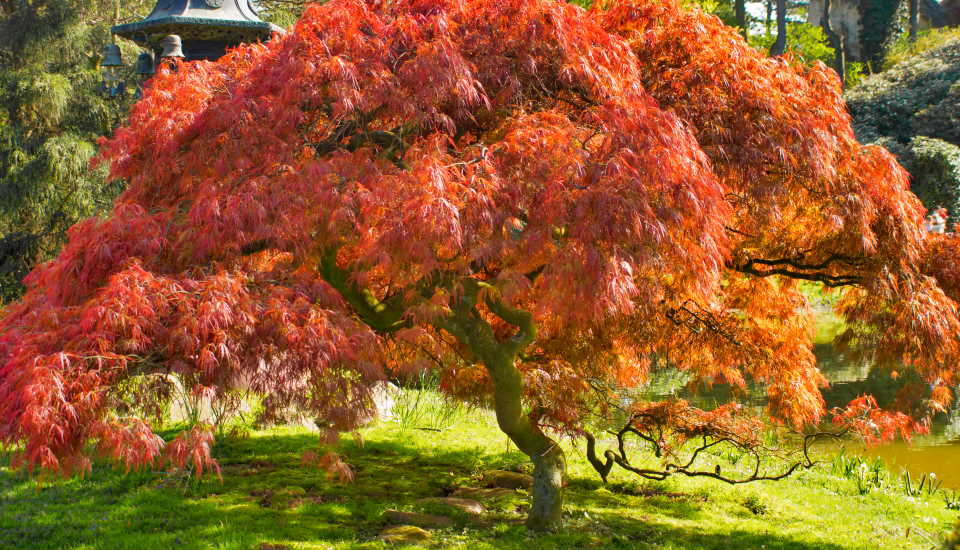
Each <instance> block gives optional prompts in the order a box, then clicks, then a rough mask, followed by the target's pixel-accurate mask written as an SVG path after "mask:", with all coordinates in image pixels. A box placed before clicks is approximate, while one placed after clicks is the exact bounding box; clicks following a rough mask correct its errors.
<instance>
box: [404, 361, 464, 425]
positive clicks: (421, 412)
mask: <svg viewBox="0 0 960 550" xmlns="http://www.w3.org/2000/svg"><path fill="white" fill-rule="evenodd" d="M472 412H473V407H471V406H469V405H465V404H463V403H461V402H459V401H455V400H453V399H450V398H448V397H446V396H445V395H443V393H441V392H440V379H439V378H438V377H437V375H436V374H435V373H431V372H423V373H421V374H420V375H419V377H418V378H417V379H415V380H413V381H412V383H411V384H408V385H407V386H406V387H404V388H401V389H400V391H399V392H398V393H397V395H396V397H395V399H394V403H393V411H392V419H391V420H392V421H393V422H395V423H396V424H397V425H398V426H399V427H400V429H401V430H410V429H419V430H428V431H437V432H439V431H443V430H446V429H447V428H449V427H451V426H452V425H454V424H456V423H457V422H460V421H462V420H465V419H466V418H467V417H468V416H469V415H470V414H471V413H472Z"/></svg>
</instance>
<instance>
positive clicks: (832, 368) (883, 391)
mask: <svg viewBox="0 0 960 550" xmlns="http://www.w3.org/2000/svg"><path fill="white" fill-rule="evenodd" d="M814 353H815V354H816V356H817V363H818V365H819V366H820V370H821V371H822V372H823V373H824V376H826V377H827V379H828V380H829V381H830V387H829V388H826V389H825V390H824V398H825V399H826V401H827V407H828V408H830V407H837V406H842V405H846V404H847V403H849V402H850V401H851V400H852V399H854V398H856V397H857V396H859V395H863V394H871V395H874V396H875V397H876V398H877V401H878V402H879V403H880V404H881V405H884V404H885V403H888V402H889V401H891V400H892V399H893V397H894V395H895V394H896V392H897V391H898V390H899V389H900V388H901V387H902V386H903V385H904V384H905V383H907V382H909V381H910V379H909V376H901V377H899V378H897V379H894V378H892V377H890V376H889V375H887V374H877V373H871V372H870V370H869V368H867V367H866V366H865V365H859V364H856V363H853V362H851V361H848V360H846V359H845V358H843V357H842V356H840V355H839V354H838V353H837V352H836V351H834V349H833V347H832V346H830V345H822V344H821V345H817V346H815V348H814ZM664 374H665V377H658V382H657V383H656V384H655V385H654V387H653V388H651V390H652V391H651V394H652V395H651V396H655V397H657V398H661V399H662V398H665V397H668V396H671V395H672V396H677V397H682V398H684V399H687V400H688V401H690V402H691V403H692V404H694V405H696V406H699V407H701V408H712V407H714V406H716V405H719V404H722V403H726V402H729V401H730V400H731V399H736V400H737V401H739V402H741V403H744V404H745V405H748V406H754V407H764V406H766V395H765V390H764V388H763V387H761V386H759V385H755V386H751V387H750V388H749V390H748V393H747V395H746V396H740V397H734V396H733V395H732V393H731V391H730V388H729V387H727V386H723V385H715V386H713V387H711V388H709V389H706V390H703V389H701V390H699V391H697V392H696V393H692V392H690V391H689V390H686V389H683V386H684V384H685V382H686V380H685V377H684V376H683V374H682V373H677V372H673V373H664ZM843 445H844V446H845V448H846V453H847V454H848V455H849V454H851V453H857V454H861V455H866V456H872V457H879V458H882V459H883V460H884V462H886V464H887V465H888V466H890V467H891V470H892V471H893V472H894V473H895V474H897V473H899V471H900V470H901V469H906V470H908V471H909V472H910V474H911V476H912V477H913V478H914V479H917V478H919V476H921V475H923V474H928V473H931V472H932V473H935V474H936V476H937V479H939V480H942V481H943V487H945V488H946V487H949V488H952V489H957V490H960V406H955V407H954V409H953V410H952V411H951V412H950V413H949V414H943V415H939V416H938V417H937V418H936V419H935V420H934V423H933V426H932V428H931V432H930V434H929V435H926V436H922V437H914V438H913V440H912V441H911V442H910V443H905V442H901V441H897V442H894V443H889V444H885V445H879V446H874V447H869V448H865V447H864V446H863V445H860V444H857V443H854V442H852V441H847V442H846V443H844V444H843ZM837 450H839V449H837Z"/></svg>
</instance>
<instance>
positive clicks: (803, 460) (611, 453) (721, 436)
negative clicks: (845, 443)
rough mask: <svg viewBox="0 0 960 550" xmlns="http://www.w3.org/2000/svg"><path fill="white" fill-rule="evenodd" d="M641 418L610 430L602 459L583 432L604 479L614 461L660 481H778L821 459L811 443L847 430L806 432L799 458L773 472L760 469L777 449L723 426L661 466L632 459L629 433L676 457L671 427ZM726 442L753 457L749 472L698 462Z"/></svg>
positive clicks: (658, 452) (589, 455) (590, 458)
mask: <svg viewBox="0 0 960 550" xmlns="http://www.w3.org/2000/svg"><path fill="white" fill-rule="evenodd" d="M638 418H639V415H634V416H632V417H631V418H630V420H629V421H628V422H627V423H626V424H625V425H624V426H623V427H622V428H621V429H620V430H618V431H615V432H614V431H610V432H609V433H610V434H612V435H614V436H615V437H616V450H613V449H607V450H605V451H604V452H603V460H601V459H600V458H599V457H598V456H597V443H596V438H595V437H594V436H593V434H591V433H589V432H585V433H584V438H585V439H586V440H587V460H588V461H589V462H590V464H591V465H592V466H593V468H594V469H595V470H596V471H597V473H598V474H599V475H600V478H601V479H602V480H603V482H604V483H606V482H607V477H608V476H609V475H610V471H611V470H612V469H613V467H614V466H615V465H616V466H620V467H621V468H623V469H624V470H627V471H628V472H632V473H634V474H637V475H638V476H640V477H643V478H646V479H654V480H658V481H660V480H664V479H666V478H668V477H670V476H672V475H677V474H681V475H685V476H687V477H708V478H712V479H717V480H720V481H723V482H725V483H729V484H731V485H736V484H741V483H750V482H753V481H778V480H781V479H784V478H787V477H789V476H790V475H792V474H793V473H795V472H796V471H797V470H799V469H801V468H802V469H809V468H812V467H813V466H814V465H816V464H817V463H818V461H816V460H813V459H811V458H810V447H811V445H813V444H814V443H815V442H817V441H818V440H821V439H831V438H832V439H839V438H841V437H843V436H844V435H845V434H846V430H844V431H841V432H838V433H832V432H816V433H812V434H808V435H806V436H804V438H803V445H802V447H801V449H800V454H801V456H800V458H799V459H797V460H793V461H789V462H788V463H787V464H786V467H785V468H784V469H783V470H782V471H780V472H778V473H772V474H770V473H764V472H761V464H762V459H763V456H764V455H765V454H769V455H773V456H776V455H777V454H778V450H776V449H768V448H766V447H763V446H762V445H759V444H758V443H756V441H755V440H754V439H753V438H751V437H740V436H737V435H736V434H735V433H733V432H729V431H725V430H723V429H722V428H719V429H716V430H715V431H714V432H713V433H704V434H702V435H701V436H700V437H699V443H698V444H697V446H696V447H695V448H694V449H693V451H692V452H691V453H690V455H689V457H688V458H687V459H686V460H673V461H667V462H665V463H664V465H663V467H662V468H659V469H657V468H640V467H637V466H634V465H633V464H631V463H630V457H629V455H628V453H627V445H626V438H627V436H628V435H632V436H634V437H636V438H638V439H641V440H643V441H645V442H647V443H649V444H650V445H651V446H652V447H653V452H654V455H655V456H657V457H661V456H672V457H675V458H676V457H677V453H676V452H675V451H674V450H673V449H670V448H669V447H668V445H667V438H666V437H664V436H665V432H669V428H668V427H666V426H665V425H664V424H659V425H653V426H648V427H646V428H640V427H638V425H637V424H636V421H637V419H638ZM724 444H726V445H728V446H731V447H733V448H735V449H738V450H740V451H741V452H743V453H744V454H745V455H749V456H751V457H753V466H752V470H751V471H750V473H749V474H747V475H735V474H725V473H724V472H723V471H722V468H721V466H720V465H719V464H715V465H714V466H713V468H703V467H701V466H698V459H699V458H701V456H702V455H701V453H703V452H704V451H707V450H708V449H711V448H713V447H718V446H720V445H724Z"/></svg>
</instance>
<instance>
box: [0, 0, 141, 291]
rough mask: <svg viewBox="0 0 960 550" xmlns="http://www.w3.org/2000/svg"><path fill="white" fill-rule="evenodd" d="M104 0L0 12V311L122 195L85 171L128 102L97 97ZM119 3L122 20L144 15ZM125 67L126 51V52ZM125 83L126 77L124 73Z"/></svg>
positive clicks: (57, 0)
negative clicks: (84, 223) (79, 228)
mask: <svg viewBox="0 0 960 550" xmlns="http://www.w3.org/2000/svg"><path fill="white" fill-rule="evenodd" d="M113 4H114V3H113V1H112V0H111V1H109V2H108V1H106V0H104V1H96V2H87V1H79V0H37V1H35V2H19V1H17V2H11V3H9V4H8V5H5V6H4V9H0V304H3V303H5V302H7V301H10V300H12V299H14V298H16V297H17V296H19V295H20V293H21V292H22V290H23V287H22V286H21V284H20V281H21V279H22V278H23V277H24V276H25V275H26V274H27V273H28V272H29V271H30V270H31V269H32V268H33V267H34V265H36V263H37V262H39V261H43V260H48V259H50V258H52V257H53V256H54V255H55V254H56V252H57V251H58V250H59V248H60V246H61V245H62V244H63V243H64V242H65V240H66V236H65V232H66V230H67V228H69V227H70V226H71V225H73V224H74V223H76V222H77V221H79V220H80V219H82V218H86V217H88V216H92V215H97V214H100V213H104V212H106V211H108V210H109V207H110V203H111V201H112V200H113V198H114V197H115V196H116V194H117V193H118V191H119V190H120V188H121V184H120V182H115V183H107V181H106V177H105V176H106V171H104V170H91V169H90V168H89V163H90V159H91V158H92V157H93V156H94V154H95V153H96V146H95V141H96V139H97V137H99V136H101V135H104V134H108V133H110V132H111V131H112V129H113V127H114V126H116V125H118V124H119V123H120V121H121V119H122V117H123V115H124V113H125V112H126V110H127V109H128V108H129V106H130V103H131V102H130V101H122V100H110V99H107V98H106V97H104V96H103V95H101V94H100V93H99V89H100V74H99V69H98V63H99V57H98V56H99V52H100V51H101V50H102V48H103V46H104V45H105V44H108V43H109V42H110V35H109V32H108V28H109V26H110V20H109V18H110V16H111V15H112V14H113ZM146 4H147V2H146V0H134V1H130V2H127V1H125V2H123V11H122V13H121V16H126V17H130V16H132V15H133V14H135V13H142V10H144V9H146V8H145V5H146ZM125 49H126V52H125V53H126V54H127V59H128V61H132V56H133V55H135V53H133V48H125ZM130 76H132V75H130Z"/></svg>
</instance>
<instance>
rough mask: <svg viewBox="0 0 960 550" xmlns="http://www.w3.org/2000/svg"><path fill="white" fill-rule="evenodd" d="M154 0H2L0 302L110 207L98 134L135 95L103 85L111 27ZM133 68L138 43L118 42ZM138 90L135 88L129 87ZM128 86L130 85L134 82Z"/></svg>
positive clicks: (289, 9)
mask: <svg viewBox="0 0 960 550" xmlns="http://www.w3.org/2000/svg"><path fill="white" fill-rule="evenodd" d="M304 4H305V1H304V0H266V1H265V2H264V3H263V6H262V7H263V8H264V10H265V13H264V19H265V20H269V21H272V22H275V23H278V24H280V25H288V24H290V23H292V22H293V21H294V20H295V19H296V17H297V16H298V15H299V13H300V12H301V11H302V9H303V5H304ZM154 5H155V0H123V2H119V0H93V1H90V0H0V305H2V304H3V303H5V302H8V301H10V300H11V299H13V298H16V297H17V296H19V295H20V293H21V292H22V290H23V287H22V285H21V280H22V278H23V277H24V276H25V275H26V274H27V273H28V272H29V271H30V269H32V268H33V266H34V265H36V263H38V262H40V261H45V260H47V259H50V258H52V257H53V256H54V255H55V254H56V252H57V251H58V250H59V248H60V246H61V245H62V244H63V242H64V241H65V235H66V230H67V228H69V227H70V226H72V225H73V224H75V223H76V222H77V221H79V220H80V219H83V218H86V217H90V216H95V215H98V214H100V213H103V212H105V211H107V209H108V208H109V206H110V204H111V203H112V201H113V198H114V197H115V196H116V195H117V193H118V192H119V191H120V190H121V188H122V186H123V183H122V182H119V183H112V184H108V183H107V182H106V179H105V177H104V176H105V174H104V173H103V172H102V171H99V170H93V169H91V168H90V165H89V161H90V159H91V158H92V157H93V155H94V154H95V153H96V150H97V145H96V140H97V139H98V137H99V136H104V135H109V134H111V133H112V131H113V129H114V128H115V127H116V126H118V125H119V124H120V123H121V122H122V121H123V120H124V119H125V117H126V113H127V112H128V111H129V109H130V106H131V105H132V103H133V97H132V94H130V93H128V94H126V95H125V96H123V97H119V98H110V97H107V96H106V95H105V94H103V93H102V92H101V80H102V79H101V75H100V68H99V64H100V61H101V52H102V51H103V47H104V45H106V44H109V43H110V42H111V40H112V38H111V35H110V26H111V25H113V24H115V23H126V22H130V21H136V20H139V19H141V18H143V17H145V16H146V15H147V14H149V12H150V10H151V9H152V8H153V7H154ZM117 44H118V45H119V46H120V47H121V49H122V51H123V54H124V60H125V61H126V62H127V63H128V64H129V65H130V66H131V69H130V71H129V72H128V74H126V75H125V78H126V80H127V82H130V83H133V82H134V79H135V78H136V75H134V74H133V71H132V65H133V61H134V60H135V59H136V56H137V55H138V54H139V53H140V50H139V49H138V48H137V46H136V45H134V44H132V43H130V42H128V41H126V40H117ZM131 88H132V86H131ZM131 91H132V90H131Z"/></svg>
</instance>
